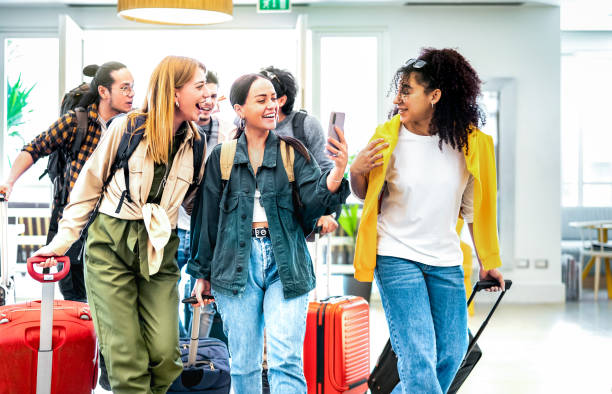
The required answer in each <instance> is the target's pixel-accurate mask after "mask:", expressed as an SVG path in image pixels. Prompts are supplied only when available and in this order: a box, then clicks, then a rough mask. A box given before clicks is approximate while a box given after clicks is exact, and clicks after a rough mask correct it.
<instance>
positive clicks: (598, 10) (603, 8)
mask: <svg viewBox="0 0 612 394" xmlns="http://www.w3.org/2000/svg"><path fill="white" fill-rule="evenodd" d="M256 3H257V0H234V4H235V5H238V6H240V5H255V4H256ZM291 3H292V4H296V5H298V4H299V5H301V4H306V5H308V4H320V5H336V4H337V5H349V4H364V5H370V6H375V5H391V4H404V5H415V6H416V5H433V6H445V5H525V6H536V5H552V6H560V8H561V24H560V25H561V29H562V30H609V31H610V30H612V0H291ZM116 4H117V0H0V7H1V6H8V7H40V6H66V5H68V6H114V5H116Z"/></svg>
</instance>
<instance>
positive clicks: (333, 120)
mask: <svg viewBox="0 0 612 394" xmlns="http://www.w3.org/2000/svg"><path fill="white" fill-rule="evenodd" d="M336 126H337V127H339V128H340V129H342V131H344V112H332V113H331V114H330V116H329V127H328V129H327V136H328V137H330V138H333V139H335V140H337V141H340V138H338V133H336V129H335V127H336ZM327 154H329V155H332V156H335V155H334V154H333V153H332V152H330V151H329V150H327Z"/></svg>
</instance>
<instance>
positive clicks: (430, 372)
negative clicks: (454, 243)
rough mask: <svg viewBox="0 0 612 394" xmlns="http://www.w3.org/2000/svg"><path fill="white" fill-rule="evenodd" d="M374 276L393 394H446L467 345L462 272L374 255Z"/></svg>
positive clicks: (455, 267) (456, 268)
mask: <svg viewBox="0 0 612 394" xmlns="http://www.w3.org/2000/svg"><path fill="white" fill-rule="evenodd" d="M375 277H376V284H377V285H378V289H379V291H380V297H381V299H382V304H383V308H384V310H385V315H386V317H387V323H388V324H389V332H390V334H391V345H392V347H393V350H394V351H395V353H396V354H397V357H398V362H397V366H398V371H399V376H400V384H399V385H398V386H397V387H396V389H395V390H394V391H393V393H404V394H407V393H419V394H420V393H423V394H434V393H436V394H441V393H446V392H447V391H448V388H449V387H450V384H451V382H452V381H453V379H454V377H455V374H456V373H457V370H458V369H459V366H460V365H461V361H462V360H463V357H464V356H465V352H466V351H467V345H468V333H467V306H466V298H465V288H464V286H463V269H462V268H461V266H453V267H435V266H430V265H426V264H421V263H418V262H415V261H411V260H406V259H401V258H397V257H390V256H380V255H378V256H376V270H375Z"/></svg>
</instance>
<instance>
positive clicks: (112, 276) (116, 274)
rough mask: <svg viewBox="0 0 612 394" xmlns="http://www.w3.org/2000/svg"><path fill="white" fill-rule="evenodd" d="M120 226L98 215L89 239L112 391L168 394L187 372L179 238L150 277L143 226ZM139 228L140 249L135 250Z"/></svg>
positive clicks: (88, 268)
mask: <svg viewBox="0 0 612 394" xmlns="http://www.w3.org/2000/svg"><path fill="white" fill-rule="evenodd" d="M120 222H124V221H120V220H119V219H115V218H111V217H109V216H105V215H100V216H98V217H97V218H96V220H95V221H94V223H92V225H91V227H90V229H89V235H88V239H87V248H86V255H85V281H86V288H87V298H88V300H89V305H90V308H91V312H92V316H93V321H94V326H95V329H96V333H97V335H98V340H99V342H100V349H101V351H102V355H103V356H104V360H105V362H106V367H107V369H108V375H109V381H110V384H111V387H112V390H113V393H115V394H143V393H165V392H166V391H167V390H168V387H169V386H170V384H171V383H172V382H173V381H174V380H175V379H176V378H177V377H178V376H179V375H180V373H181V371H182V370H183V364H182V362H181V359H180V352H179V348H178V324H177V321H178V288H177V283H178V279H179V275H180V274H179V270H178V266H177V264H176V259H175V255H176V251H177V248H178V243H179V239H178V237H177V236H176V234H175V233H173V235H172V236H171V237H170V241H169V242H168V244H167V245H166V247H165V248H164V258H163V261H162V263H161V267H160V269H159V272H158V273H156V274H155V275H151V276H150V277H149V275H148V269H147V268H146V267H143V265H142V264H141V262H140V260H142V259H140V257H139V255H138V250H139V249H140V250H142V248H139V245H138V243H139V242H140V243H142V241H143V240H146V236H145V238H144V239H143V238H142V228H141V224H138V226H130V225H124V223H120ZM128 223H129V222H128ZM132 224H135V223H132ZM130 227H131V228H130ZM135 230H137V231H136V233H137V234H136V239H137V241H136V247H135V248H134V247H132V248H130V247H129V246H128V245H130V246H132V245H133V243H134V235H135ZM145 234H146V232H145ZM130 241H131V242H130ZM144 247H145V249H146V245H145V246H144ZM141 267H142V268H141ZM143 270H145V271H147V272H144V273H143V272H142V271H143ZM147 277H148V280H147Z"/></svg>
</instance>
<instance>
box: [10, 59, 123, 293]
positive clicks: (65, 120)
mask: <svg viewBox="0 0 612 394" xmlns="http://www.w3.org/2000/svg"><path fill="white" fill-rule="evenodd" d="M83 73H84V74H85V75H87V76H92V77H93V79H92V81H91V82H90V89H89V91H88V92H86V93H85V94H84V96H83V98H82V99H81V101H80V102H79V106H80V107H83V108H86V109H87V118H88V125H87V134H86V135H85V138H83V142H82V144H81V148H80V150H79V153H78V154H77V157H76V158H74V160H72V162H71V163H70V165H69V166H68V168H67V174H66V176H67V179H68V182H67V183H66V189H67V190H66V195H68V194H69V193H70V191H71V190H72V187H73V186H74V182H75V181H76V179H77V177H78V175H79V172H80V171H81V168H83V164H85V162H86V161H87V159H88V158H89V156H90V155H91V153H92V152H93V151H94V149H95V148H96V146H97V145H98V142H99V141H100V137H101V136H102V134H104V132H105V131H106V127H107V123H108V122H109V121H110V120H111V119H112V118H113V117H114V116H116V115H118V114H120V113H125V112H128V111H130V110H131V109H132V100H133V98H134V90H133V87H134V78H133V77H132V74H131V73H130V72H129V70H128V69H127V68H126V66H125V65H124V64H122V63H119V62H107V63H104V64H103V65H102V66H97V65H90V66H87V67H85V68H84V69H83ZM76 134H77V117H76V113H75V112H74V111H72V110H70V111H68V112H67V113H65V114H63V115H62V116H61V117H60V118H59V119H58V120H56V121H55V122H54V123H53V124H52V125H51V127H49V128H48V129H47V130H46V131H44V132H42V133H41V134H39V135H38V136H36V138H34V139H33V140H32V141H31V142H30V143H29V144H27V145H25V146H24V147H23V149H22V151H21V152H20V153H19V155H17V157H16V158H15V160H14V163H13V166H12V167H11V171H10V173H9V176H8V178H7V179H6V181H5V182H4V183H3V184H0V193H4V194H5V195H6V198H7V199H9V197H10V194H11V191H12V190H13V186H14V184H15V182H16V181H17V179H19V177H20V176H21V175H22V174H23V173H24V172H25V171H27V170H28V169H29V168H30V167H31V166H32V165H33V164H34V163H35V162H36V161H37V160H38V159H40V158H41V157H44V156H48V155H50V154H51V153H53V152H54V151H57V150H60V149H61V150H63V151H64V152H69V151H70V149H71V148H72V143H73V141H74V139H75V136H76ZM63 205H64V203H63V202H62V201H58V200H57V198H56V199H54V201H53V212H54V213H55V212H57V214H55V215H52V218H51V223H50V225H49V235H50V237H51V238H52V236H53V235H55V232H56V231H57V223H58V222H59V220H60V219H61V216H62V211H63V208H64V206H63ZM81 246H82V245H81V242H76V243H75V244H74V245H73V246H72V247H71V248H70V250H69V251H68V252H67V253H66V255H67V256H69V257H70V262H71V263H72V264H71V269H70V271H71V272H70V273H69V274H68V275H67V276H66V277H65V278H64V279H62V280H61V281H60V282H59V286H60V291H61V292H62V295H63V297H64V299H66V300H72V301H82V302H86V301H87V296H86V294H85V282H84V278H83V264H82V261H79V258H78V257H79V254H80V250H81Z"/></svg>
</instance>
